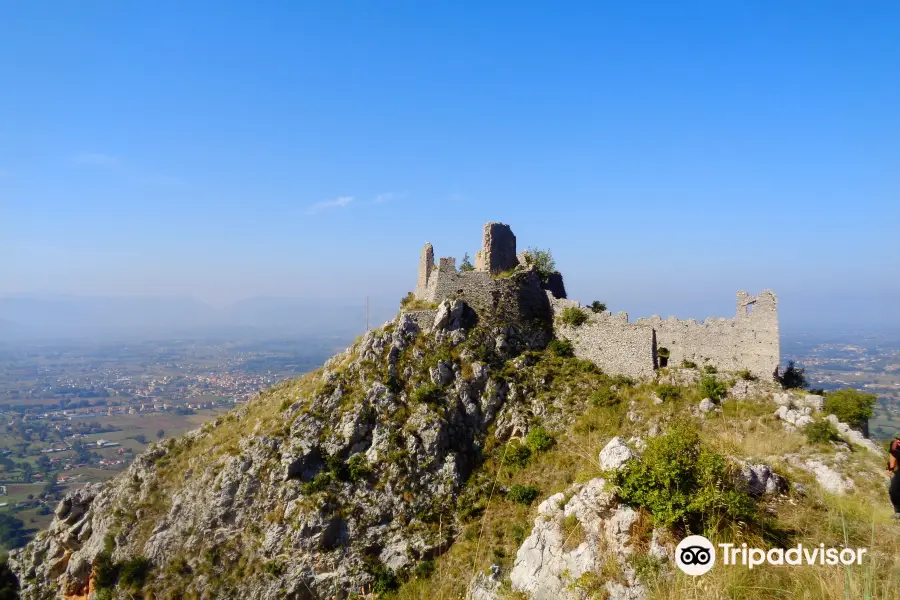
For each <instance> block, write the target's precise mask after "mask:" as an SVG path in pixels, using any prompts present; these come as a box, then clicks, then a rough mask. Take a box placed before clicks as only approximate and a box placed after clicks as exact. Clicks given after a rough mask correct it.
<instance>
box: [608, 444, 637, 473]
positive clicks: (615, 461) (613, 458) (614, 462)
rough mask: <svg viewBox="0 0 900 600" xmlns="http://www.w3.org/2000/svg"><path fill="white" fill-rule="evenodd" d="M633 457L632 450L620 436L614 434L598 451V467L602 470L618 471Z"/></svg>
mask: <svg viewBox="0 0 900 600" xmlns="http://www.w3.org/2000/svg"><path fill="white" fill-rule="evenodd" d="M633 458H635V453H634V451H633V450H632V449H631V448H629V447H628V446H627V445H626V444H625V441H624V440H623V439H622V438H620V437H619V436H616V437H614V438H613V439H611V440H609V443H607V444H606V446H604V447H603V450H601V451H600V467H601V468H602V469H604V470H614V471H618V470H619V469H621V468H622V467H623V466H624V465H625V463H627V462H628V461H629V460H631V459H633Z"/></svg>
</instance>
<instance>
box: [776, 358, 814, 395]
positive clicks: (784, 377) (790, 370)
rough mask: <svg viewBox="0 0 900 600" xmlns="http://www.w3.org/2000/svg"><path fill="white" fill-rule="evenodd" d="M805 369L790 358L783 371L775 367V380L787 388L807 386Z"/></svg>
mask: <svg viewBox="0 0 900 600" xmlns="http://www.w3.org/2000/svg"><path fill="white" fill-rule="evenodd" d="M805 371H806V369H801V368H800V367H798V366H797V365H796V363H794V361H792V360H790V361H788V366H787V368H786V369H785V370H784V371H783V372H782V371H781V370H780V369H775V380H776V381H777V382H778V383H780V384H781V387H783V388H785V389H801V388H805V387H806V385H807V383H806V375H805Z"/></svg>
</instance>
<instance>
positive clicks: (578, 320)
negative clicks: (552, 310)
mask: <svg viewBox="0 0 900 600" xmlns="http://www.w3.org/2000/svg"><path fill="white" fill-rule="evenodd" d="M559 320H560V322H561V323H562V324H563V325H568V326H570V327H578V326H579V325H584V324H585V323H586V322H587V315H586V314H584V311H583V310H581V309H580V308H575V307H574V306H570V307H569V308H566V309H564V310H563V311H562V313H560V315H559Z"/></svg>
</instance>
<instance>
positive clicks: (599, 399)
mask: <svg viewBox="0 0 900 600" xmlns="http://www.w3.org/2000/svg"><path fill="white" fill-rule="evenodd" d="M618 403H619V395H618V394H617V393H616V392H614V391H612V389H610V388H600V389H599V390H597V391H596V392H594V393H593V394H591V404H593V405H594V406H615V405H616V404H618Z"/></svg>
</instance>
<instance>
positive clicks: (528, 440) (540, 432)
mask: <svg viewBox="0 0 900 600" xmlns="http://www.w3.org/2000/svg"><path fill="white" fill-rule="evenodd" d="M554 442H555V440H554V439H553V436H551V435H550V434H549V433H547V430H546V429H544V428H543V427H541V426H537V427H532V428H531V431H529V432H528V435H526V436H525V445H527V446H528V448H529V449H530V450H531V451H532V452H545V451H547V450H549V449H550V448H552V447H553V444H554Z"/></svg>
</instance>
